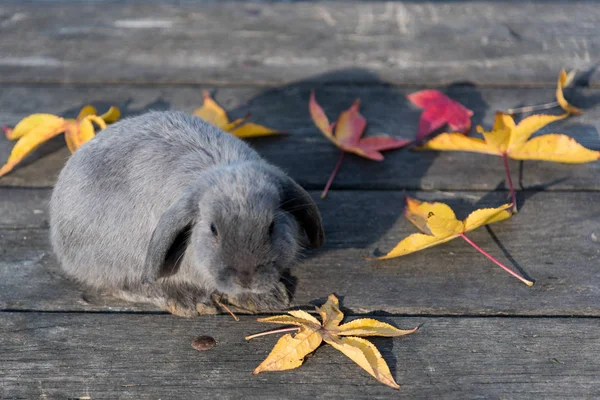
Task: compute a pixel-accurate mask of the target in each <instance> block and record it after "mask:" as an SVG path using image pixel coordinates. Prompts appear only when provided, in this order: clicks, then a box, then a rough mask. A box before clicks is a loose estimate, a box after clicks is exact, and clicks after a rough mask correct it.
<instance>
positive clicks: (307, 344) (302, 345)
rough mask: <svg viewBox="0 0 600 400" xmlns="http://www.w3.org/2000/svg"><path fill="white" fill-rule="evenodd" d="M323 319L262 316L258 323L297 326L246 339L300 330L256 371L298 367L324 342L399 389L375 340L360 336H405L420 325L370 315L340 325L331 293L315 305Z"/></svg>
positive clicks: (299, 314)
mask: <svg viewBox="0 0 600 400" xmlns="http://www.w3.org/2000/svg"><path fill="white" fill-rule="evenodd" d="M316 310H317V312H318V313H319V314H320V315H321V319H322V322H319V320H318V319H316V318H315V317H313V316H312V315H310V314H309V313H307V312H306V311H301V310H296V311H289V312H288V314H289V315H276V316H273V317H268V318H261V319H259V320H258V321H259V322H270V323H275V324H283V325H295V327H293V328H284V329H278V330H275V331H270V332H263V333H258V334H256V335H251V336H247V337H246V340H249V339H253V338H255V337H258V336H264V335H269V334H273V333H280V332H290V331H297V333H296V334H295V335H294V336H292V335H291V334H289V333H288V334H286V335H284V336H282V337H281V338H280V339H279V341H278V342H277V343H276V344H275V347H273V350H272V351H271V353H269V355H268V356H267V358H266V359H265V360H264V361H263V362H262V363H261V364H260V365H259V366H258V367H256V369H255V370H254V372H253V373H254V374H259V373H261V372H266V371H284V370H289V369H294V368H298V367H299V366H301V365H302V362H303V361H304V357H306V356H307V355H308V354H310V353H312V352H313V351H315V350H316V349H317V347H319V345H320V344H321V343H322V342H323V341H324V342H325V343H328V344H330V345H331V346H333V347H334V348H336V349H337V350H339V351H341V352H342V353H344V354H345V355H346V356H348V357H349V358H350V359H351V360H352V361H354V362H355V363H357V364H358V365H359V366H360V367H361V368H363V369H364V370H365V371H367V372H368V373H369V374H371V375H372V376H373V377H375V379H377V380H378V381H379V382H381V383H383V384H385V385H388V386H391V387H393V388H395V389H398V388H399V387H400V386H399V385H398V384H397V383H396V381H394V378H393V377H392V374H391V372H390V369H389V368H388V366H387V364H386V362H385V360H384V359H383V357H382V356H381V353H379V351H378V350H377V348H376V347H375V345H373V343H371V342H369V341H368V340H366V339H362V338H360V337H358V336H388V337H390V336H402V335H408V334H410V333H413V332H414V331H416V330H417V328H418V327H417V328H414V329H410V330H401V329H398V328H395V327H393V326H392V325H390V324H386V323H385V322H380V321H377V320H374V319H370V318H361V319H355V320H353V321H350V322H347V323H345V324H342V325H340V323H341V322H342V319H343V318H344V314H343V313H342V312H341V311H340V309H339V303H338V299H337V297H335V295H333V294H331V295H329V298H328V299H327V302H326V303H325V304H323V305H322V306H321V307H316Z"/></svg>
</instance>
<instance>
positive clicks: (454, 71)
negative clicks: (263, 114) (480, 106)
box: [0, 0, 600, 84]
mask: <svg viewBox="0 0 600 400" xmlns="http://www.w3.org/2000/svg"><path fill="white" fill-rule="evenodd" d="M599 18H600V10H599V9H598V7H596V6H595V4H594V3H593V2H588V1H583V0H580V1H567V0H562V1H553V2H551V3H548V2H544V1H540V0H537V1H528V2H506V1H502V0H494V1H478V2H469V1H453V2H436V1H429V2H415V1H404V2H379V1H373V2H351V3H347V2H343V1H327V2H288V1H274V2H265V3H257V2H240V1H218V2H213V1H211V2H178V1H174V0H171V1H168V2H147V1H143V0H135V1H127V2H124V3H122V2H114V1H93V2H72V1H33V2H4V3H3V4H2V5H0V32H1V34H2V42H1V43H0V54H2V57H1V58H0V76H1V77H2V79H1V80H2V81H3V82H15V81H27V82H30V81H55V82H56V81H59V82H73V81H77V82H81V81H85V82H107V81H110V82H114V81H118V82H131V81H134V82H153V83H157V82H187V83H189V82H194V83H199V82H202V83H206V82H215V81H218V82H235V83H256V82H277V83H280V82H290V81H294V80H304V79H311V80H319V81H329V82H331V81H336V82H339V81H345V82H347V81H352V82H357V81H358V82H362V83H364V82H369V83H370V82H373V81H379V80H380V79H383V80H385V81H387V82H393V83H410V84H414V83H419V84H432V83H438V84H439V83H448V82H454V81H457V80H458V81H463V80H471V81H473V82H477V83H486V84H488V83H504V84H513V83H515V82H526V83H532V82H535V83H539V82H543V83H551V82H554V81H555V79H556V75H557V73H558V71H559V70H560V69H561V68H562V67H568V68H579V69H588V68H590V67H592V65H593V63H594V62H595V60H597V59H598V56H599V55H600V45H599V43H600V30H599V29H598V27H597V24H596V22H597V21H598V19H599ZM150 38H151V39H150ZM366 71H368V72H366ZM592 75H593V80H594V81H597V80H598V74H597V73H595V72H594V73H593V74H592Z"/></svg>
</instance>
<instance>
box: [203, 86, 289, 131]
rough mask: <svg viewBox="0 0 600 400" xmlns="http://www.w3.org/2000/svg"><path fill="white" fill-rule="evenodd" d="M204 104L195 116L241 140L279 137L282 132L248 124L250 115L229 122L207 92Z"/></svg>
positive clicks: (251, 123) (205, 92)
mask: <svg viewBox="0 0 600 400" xmlns="http://www.w3.org/2000/svg"><path fill="white" fill-rule="evenodd" d="M203 96H204V103H203V104H202V107H200V108H198V109H196V110H194V112H193V114H194V115H195V116H197V117H200V118H202V119H203V120H205V121H206V122H208V123H211V124H213V125H214V126H216V127H217V128H221V129H222V130H224V131H225V132H229V133H231V134H232V135H234V136H237V137H239V138H252V137H259V136H270V135H277V134H279V133H281V132H278V131H275V130H273V129H270V128H267V127H266V126H262V125H258V124H255V123H253V122H246V120H247V119H248V118H250V114H248V115H246V116H245V117H244V118H238V119H236V120H234V121H229V117H228V116H227V113H226V112H225V110H224V109H223V108H221V106H219V105H218V104H217V102H216V101H214V99H213V98H212V97H211V95H210V93H208V92H207V91H204V92H203Z"/></svg>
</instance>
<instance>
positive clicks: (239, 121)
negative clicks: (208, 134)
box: [221, 115, 250, 132]
mask: <svg viewBox="0 0 600 400" xmlns="http://www.w3.org/2000/svg"><path fill="white" fill-rule="evenodd" d="M249 117H250V116H249V115H247V116H245V117H244V118H238V119H236V120H234V121H231V122H230V123H228V124H227V125H225V126H224V127H223V128H221V129H223V130H224V131H225V132H231V131H232V130H234V129H235V128H237V127H238V126H240V125H241V124H243V123H244V122H245V121H246V120H247V119H248V118H249Z"/></svg>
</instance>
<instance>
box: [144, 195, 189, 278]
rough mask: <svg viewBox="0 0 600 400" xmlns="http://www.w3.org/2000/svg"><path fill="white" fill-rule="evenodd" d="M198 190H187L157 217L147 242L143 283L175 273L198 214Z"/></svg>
mask: <svg viewBox="0 0 600 400" xmlns="http://www.w3.org/2000/svg"><path fill="white" fill-rule="evenodd" d="M197 193H198V192H197V191H196V190H189V191H187V192H186V193H184V194H183V195H182V196H181V197H180V198H179V199H178V200H177V201H175V202H174V203H173V204H172V205H171V206H170V207H169V208H168V209H167V211H165V212H164V213H163V215H162V216H161V217H160V219H159V221H158V225H157V226H156V228H155V229H154V232H153V233H152V238H151V239H150V244H149V245H148V250H147V253H146V261H145V263H144V271H143V275H142V282H144V283H150V282H154V281H155V280H157V279H158V278H160V277H162V276H167V275H172V274H174V273H175V272H177V268H178V265H177V263H178V261H180V260H181V257H182V256H183V253H184V252H185V250H186V248H187V242H188V240H189V237H190V235H191V229H192V227H193V225H194V220H195V219H196V216H197V214H198V196H197Z"/></svg>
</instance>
